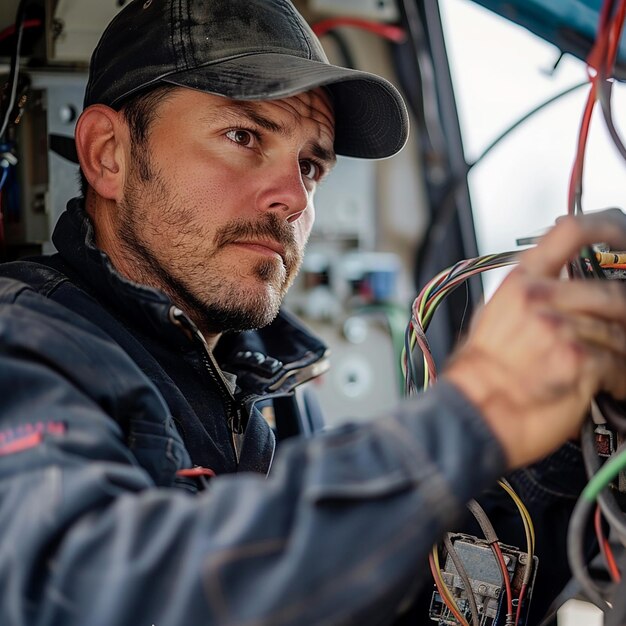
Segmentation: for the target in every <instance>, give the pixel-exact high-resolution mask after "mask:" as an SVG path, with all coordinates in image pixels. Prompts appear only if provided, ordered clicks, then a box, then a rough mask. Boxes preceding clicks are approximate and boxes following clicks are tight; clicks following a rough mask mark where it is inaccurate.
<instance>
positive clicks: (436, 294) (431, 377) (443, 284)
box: [402, 252, 517, 395]
mask: <svg viewBox="0 0 626 626" xmlns="http://www.w3.org/2000/svg"><path fill="white" fill-rule="evenodd" d="M516 257H517V253H516V252H502V253H500V254H488V255H486V256H480V257H476V258H474V259H467V260H465V261H459V262H458V263H457V264H456V265H453V266H452V267H449V268H447V269H445V270H443V271H441V272H439V274H437V275H436V276H435V277H434V278H433V279H431V280H430V281H429V282H428V283H426V285H425V286H424V288H423V289H422V290H421V291H420V293H419V295H418V296H417V298H415V300H414V301H413V304H412V306H411V320H410V322H409V324H408V326H407V329H406V332H405V341H404V350H403V352H402V372H403V374H404V377H405V392H406V394H407V395H414V394H415V393H417V392H418V391H419V390H420V389H421V390H425V389H427V388H428V385H429V384H430V383H431V382H433V381H435V380H436V378H437V368H436V366H435V362H434V359H433V356H432V353H431V350H430V346H429V345H428V340H427V339H426V329H427V328H428V326H429V324H430V321H431V319H432V317H433V314H434V313H435V311H436V309H437V307H438V306H439V304H440V303H441V301H442V300H443V299H444V298H445V297H446V296H448V295H449V294H450V293H452V291H454V290H455V289H456V288H457V287H459V286H460V285H461V284H463V283H464V282H465V281H466V280H467V279H468V278H470V277H471V276H475V275H476V274H480V273H481V272H485V271H487V270H492V269H496V268H500V267H505V266H507V265H512V264H514V263H516V262H517V261H516ZM416 345H417V346H418V347H419V349H420V350H421V353H422V355H423V359H424V378H423V382H422V384H421V385H419V384H418V381H417V375H416V367H415V363H414V361H413V357H412V354H413V351H414V349H415V346H416Z"/></svg>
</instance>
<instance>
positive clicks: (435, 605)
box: [429, 533, 538, 626]
mask: <svg viewBox="0 0 626 626" xmlns="http://www.w3.org/2000/svg"><path fill="white" fill-rule="evenodd" d="M450 541H451V543H452V546H453V547H454V549H455V550H456V553H457V555H458V557H459V558H460V560H461V563H462V564H463V567H464V568H465V570H466V572H467V575H468V576H469V580H470V583H471V586H472V593H473V595H474V598H475V600H476V606H477V609H478V614H479V616H480V622H479V623H480V626H505V625H508V624H509V622H507V621H506V608H505V606H506V605H505V600H506V597H505V596H506V594H505V584H504V580H503V576H502V570H501V568H500V566H499V565H498V562H497V560H496V557H495V556H494V554H493V552H492V550H491V547H490V544H489V543H488V542H487V541H486V540H484V539H477V538H476V537H472V536H470V535H464V534H461V533H459V534H451V535H450ZM500 548H501V550H502V554H503V556H504V562H505V564H506V569H507V572H508V575H509V581H510V585H511V590H512V593H513V597H514V598H518V597H519V595H520V591H521V588H522V581H523V579H524V575H525V574H526V570H527V568H528V567H531V568H532V573H531V574H530V576H531V577H530V582H529V584H528V587H527V589H526V593H525V601H524V606H523V613H524V615H526V614H527V613H528V609H529V607H530V599H531V596H532V590H533V585H534V580H535V575H536V572H537V565H538V559H537V557H536V556H535V557H533V559H532V560H531V561H530V562H529V561H528V554H527V553H526V552H523V551H520V550H519V549H518V548H515V547H513V546H507V545H505V544H502V543H501V544H500ZM441 575H442V578H443V581H444V582H445V584H446V586H447V588H448V589H449V590H450V592H451V593H452V596H453V598H454V600H455V601H456V605H457V607H458V608H459V610H460V611H461V613H462V614H463V617H465V619H466V620H467V622H468V623H470V624H471V623H472V614H471V610H470V603H469V601H468V596H467V590H466V589H465V586H464V585H463V581H462V580H461V576H460V575H459V573H458V571H457V569H456V567H455V565H454V562H453V560H452V557H451V555H450V554H447V555H446V558H445V566H444V567H443V568H442V570H441ZM516 602H517V601H516V600H513V610H514V612H515V611H516V609H517V604H516ZM429 617H430V619H431V620H432V621H434V622H436V623H437V624H438V626H456V625H458V624H459V622H458V620H457V619H456V618H455V617H454V615H453V614H452V613H451V612H450V609H449V608H448V607H447V606H446V604H445V602H444V601H443V599H442V598H441V595H440V594H439V592H438V591H434V592H433V595H432V599H431V603H430V610H429ZM511 623H513V622H511ZM524 623H525V620H521V621H519V624H524Z"/></svg>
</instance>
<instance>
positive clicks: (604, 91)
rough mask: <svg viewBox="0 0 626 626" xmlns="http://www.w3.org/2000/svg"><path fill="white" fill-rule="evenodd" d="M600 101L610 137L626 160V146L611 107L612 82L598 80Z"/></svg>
mask: <svg viewBox="0 0 626 626" xmlns="http://www.w3.org/2000/svg"><path fill="white" fill-rule="evenodd" d="M597 85H598V99H599V100H600V108H601V110H602V117H603V118H604V122H605V124H606V127H607V130H608V131H609V136H610V137H611V140H612V141H613V143H614V144H615V147H616V148H617V151H618V152H619V153H620V155H621V156H622V158H623V159H625V160H626V146H624V143H623V142H622V140H621V137H620V136H619V133H618V132H617V128H615V123H614V121H613V110H612V107H611V96H612V93H613V83H612V81H610V80H598V82H597Z"/></svg>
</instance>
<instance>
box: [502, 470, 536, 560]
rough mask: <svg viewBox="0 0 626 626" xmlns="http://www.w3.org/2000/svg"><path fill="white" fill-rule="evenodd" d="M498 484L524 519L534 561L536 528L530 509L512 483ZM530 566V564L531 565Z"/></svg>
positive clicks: (527, 543) (529, 550) (529, 552)
mask: <svg viewBox="0 0 626 626" xmlns="http://www.w3.org/2000/svg"><path fill="white" fill-rule="evenodd" d="M498 484H499V485H500V487H502V489H504V491H506V492H507V493H508V494H509V496H510V497H511V499H512V500H513V502H515V505H516V506H517V508H518V510H519V512H520V515H521V517H522V522H523V524H524V532H525V533H526V545H527V547H528V558H529V559H532V557H533V554H534V553H535V527H534V525H533V521H532V518H531V517H530V513H529V512H528V509H527V508H526V506H525V505H524V503H523V502H522V499H521V498H520V497H519V496H518V495H517V493H516V492H515V490H514V489H513V487H512V486H511V485H510V483H509V482H508V481H506V480H504V479H502V480H499V481H498ZM529 566H530V563H529Z"/></svg>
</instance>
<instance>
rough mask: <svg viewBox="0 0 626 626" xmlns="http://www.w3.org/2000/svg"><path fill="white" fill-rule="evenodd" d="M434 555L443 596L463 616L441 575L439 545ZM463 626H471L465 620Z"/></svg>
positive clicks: (435, 547) (435, 548)
mask: <svg viewBox="0 0 626 626" xmlns="http://www.w3.org/2000/svg"><path fill="white" fill-rule="evenodd" d="M432 555H433V561H434V562H435V573H436V575H437V579H438V580H439V583H440V585H441V587H440V589H441V591H442V592H443V595H444V596H446V599H447V600H448V602H449V603H450V604H451V605H452V606H454V608H455V609H456V610H457V611H458V613H459V615H461V616H463V611H461V609H460V608H459V605H458V604H457V603H456V600H455V599H454V598H453V597H452V593H451V592H450V589H448V585H446V581H445V580H444V579H443V576H442V574H441V567H440V565H439V553H438V552H437V544H435V545H434V546H433V551H432ZM468 593H471V589H468ZM455 619H456V618H455ZM461 626H469V624H468V623H467V621H466V620H463V621H462V622H461Z"/></svg>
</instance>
